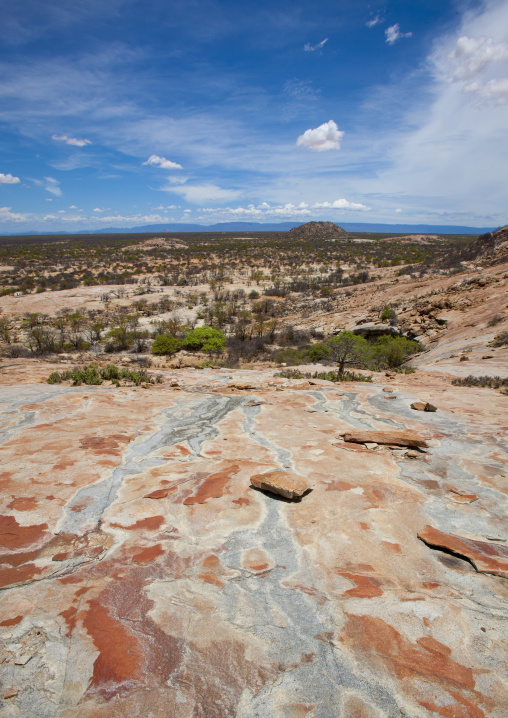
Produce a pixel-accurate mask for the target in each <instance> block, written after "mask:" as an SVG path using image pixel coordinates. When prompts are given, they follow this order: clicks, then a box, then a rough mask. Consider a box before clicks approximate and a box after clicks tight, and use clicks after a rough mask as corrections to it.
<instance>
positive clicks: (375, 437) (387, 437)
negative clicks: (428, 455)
mask: <svg viewBox="0 0 508 718" xmlns="http://www.w3.org/2000/svg"><path fill="white" fill-rule="evenodd" d="M343 437H344V441H346V442H352V443H355V444H368V443H371V442H375V443H376V444H390V445H394V446H421V447H427V446H428V444H427V442H426V441H425V439H423V438H422V437H421V436H420V435H419V434H417V433H416V432H415V431H391V430H386V431H366V430H364V429H354V430H353V431H346V432H345V433H344V434H343Z"/></svg>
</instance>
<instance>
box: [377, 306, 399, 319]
mask: <svg viewBox="0 0 508 718" xmlns="http://www.w3.org/2000/svg"><path fill="white" fill-rule="evenodd" d="M396 318H397V315H396V313H395V310H394V309H392V308H391V307H385V308H384V309H383V311H382V312H381V316H380V319H381V321H382V322H389V321H390V320H391V319H396Z"/></svg>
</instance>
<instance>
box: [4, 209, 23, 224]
mask: <svg viewBox="0 0 508 718" xmlns="http://www.w3.org/2000/svg"><path fill="white" fill-rule="evenodd" d="M11 209H12V207H0V222H23V221H24V220H25V219H28V218H29V216H30V215H28V214H18V213H17V212H11Z"/></svg>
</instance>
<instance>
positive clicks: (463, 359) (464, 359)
mask: <svg viewBox="0 0 508 718" xmlns="http://www.w3.org/2000/svg"><path fill="white" fill-rule="evenodd" d="M459 361H469V357H466V356H464V355H462V356H461V357H460V359H459Z"/></svg>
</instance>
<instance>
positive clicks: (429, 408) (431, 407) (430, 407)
mask: <svg viewBox="0 0 508 718" xmlns="http://www.w3.org/2000/svg"><path fill="white" fill-rule="evenodd" d="M425 411H437V406H434V404H429V402H427V403H426V404H425Z"/></svg>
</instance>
